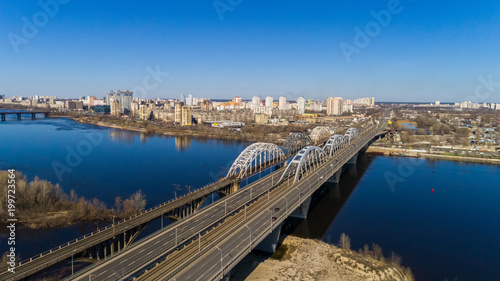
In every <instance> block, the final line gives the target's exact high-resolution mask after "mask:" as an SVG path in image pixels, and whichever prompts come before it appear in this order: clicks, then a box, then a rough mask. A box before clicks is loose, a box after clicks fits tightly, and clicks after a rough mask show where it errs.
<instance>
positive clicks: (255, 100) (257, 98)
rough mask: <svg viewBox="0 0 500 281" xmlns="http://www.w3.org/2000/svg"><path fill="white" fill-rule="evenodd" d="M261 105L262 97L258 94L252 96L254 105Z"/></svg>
mask: <svg viewBox="0 0 500 281" xmlns="http://www.w3.org/2000/svg"><path fill="white" fill-rule="evenodd" d="M259 105H260V98H259V97H257V96H254V97H253V98H252V107H257V106H259Z"/></svg>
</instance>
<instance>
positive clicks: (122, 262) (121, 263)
mask: <svg viewBox="0 0 500 281" xmlns="http://www.w3.org/2000/svg"><path fill="white" fill-rule="evenodd" d="M127 260H128V259H124V260H123V261H121V262H120V264H122V263H124V262H126V261H127Z"/></svg>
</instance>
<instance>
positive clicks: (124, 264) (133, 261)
mask: <svg viewBox="0 0 500 281" xmlns="http://www.w3.org/2000/svg"><path fill="white" fill-rule="evenodd" d="M280 171H282V169H280V170H278V171H277V172H274V173H271V174H269V175H267V176H265V177H263V178H261V179H259V180H258V181H256V182H254V183H252V184H250V185H248V186H247V187H245V188H244V189H242V190H240V191H238V192H236V193H234V194H233V195H231V196H228V197H225V198H223V199H221V200H218V201H216V202H215V203H213V204H211V205H209V206H208V207H206V208H204V209H201V210H199V211H198V212H197V213H195V214H193V215H191V216H189V217H187V218H186V219H184V220H180V221H178V222H175V223H173V224H171V225H169V226H167V227H166V228H164V229H163V230H160V231H157V232H155V233H153V234H151V235H150V236H148V237H145V238H144V239H141V241H138V242H137V243H135V244H132V245H131V246H130V247H128V249H127V250H126V251H122V252H121V253H117V254H115V255H114V256H111V257H109V258H107V259H106V260H105V261H103V262H100V263H97V264H95V265H94V266H91V267H90V268H88V269H84V270H83V271H81V272H77V275H76V276H75V277H74V278H73V279H71V278H68V279H71V280H89V276H90V278H92V280H118V279H123V277H124V276H128V275H131V274H132V275H133V273H134V272H136V271H138V270H140V269H141V268H143V267H145V266H147V265H149V264H150V263H152V262H154V261H155V260H157V259H160V258H161V257H163V256H164V255H165V254H167V253H169V252H171V251H174V250H175V249H176V248H182V247H184V246H185V244H187V243H189V242H190V241H191V240H196V241H197V238H198V234H199V233H202V232H206V231H209V230H210V229H212V228H216V226H217V225H218V224H220V223H222V221H223V220H224V218H226V217H227V216H229V217H231V216H230V215H231V214H234V213H235V210H237V209H238V208H239V207H241V206H242V205H244V204H247V203H248V202H250V201H252V200H254V199H255V198H256V197H258V196H261V195H262V194H265V193H266V192H267V190H268V188H269V187H270V186H273V185H274V183H275V182H277V181H278V180H279V177H280V176H281V173H280Z"/></svg>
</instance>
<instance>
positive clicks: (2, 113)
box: [0, 111, 50, 121]
mask: <svg viewBox="0 0 500 281" xmlns="http://www.w3.org/2000/svg"><path fill="white" fill-rule="evenodd" d="M37 114H43V115H44V116H45V117H49V114H50V113H49V112H44V111H7V112H0V116H1V119H2V121H6V118H5V116H7V115H17V120H21V119H22V118H21V117H22V116H23V115H31V119H36V115H37Z"/></svg>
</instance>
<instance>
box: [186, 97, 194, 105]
mask: <svg viewBox="0 0 500 281" xmlns="http://www.w3.org/2000/svg"><path fill="white" fill-rule="evenodd" d="M186 105H187V106H191V105H193V94H189V95H188V97H187V98H186Z"/></svg>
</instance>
